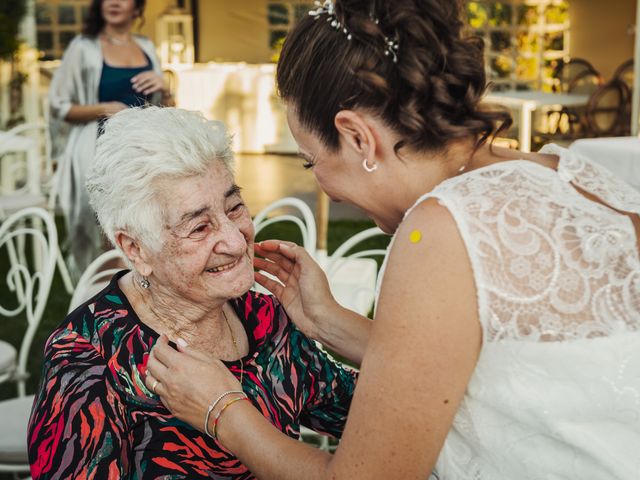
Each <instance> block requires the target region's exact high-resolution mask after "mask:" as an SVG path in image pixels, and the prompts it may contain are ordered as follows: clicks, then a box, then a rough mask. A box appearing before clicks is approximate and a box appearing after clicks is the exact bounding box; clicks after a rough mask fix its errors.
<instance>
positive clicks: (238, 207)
mask: <svg viewBox="0 0 640 480" xmlns="http://www.w3.org/2000/svg"><path fill="white" fill-rule="evenodd" d="M243 209H244V203H242V202H240V203H238V204H237V205H234V206H233V207H231V210H229V213H232V214H238V213H240V212H242V210H243Z"/></svg>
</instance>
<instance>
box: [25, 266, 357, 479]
mask: <svg viewBox="0 0 640 480" xmlns="http://www.w3.org/2000/svg"><path fill="white" fill-rule="evenodd" d="M125 273H126V271H122V272H119V273H118V274H116V275H115V276H114V277H113V279H112V280H111V283H110V284H109V285H108V286H107V287H106V288H105V289H104V290H103V291H102V292H100V293H99V294H97V295H96V296H95V297H94V298H92V299H91V300H89V301H88V302H86V303H85V304H84V305H82V306H80V307H79V308H78V309H76V310H75V311H73V312H72V313H70V314H69V316H68V317H67V318H66V319H65V320H64V322H63V323H62V324H61V326H60V327H58V328H57V329H56V330H55V331H54V332H53V334H52V335H51V336H50V337H49V339H48V341H47V343H46V346H45V358H44V370H43V376H42V381H41V384H40V387H39V390H38V392H37V393H36V397H35V402H34V405H33V410H32V413H31V418H30V421H29V430H28V447H29V460H30V463H31V475H32V477H33V478H34V480H38V479H54V478H55V479H67V478H73V479H96V480H103V479H105V480H106V479H109V480H111V479H114V480H115V479H121V478H122V479H136V480H141V479H150V478H154V479H158V478H161V479H167V480H168V479H183V478H189V479H192V478H211V479H252V478H254V476H253V475H252V474H251V472H250V471H249V470H248V469H247V467H245V466H244V465H243V464H242V463H240V461H239V460H238V459H237V458H235V457H234V456H233V455H231V454H230V453H229V452H228V451H226V450H225V449H224V448H223V447H221V446H220V445H219V444H218V443H217V442H216V441H214V440H212V439H211V438H209V437H207V436H206V435H204V434H202V433H200V432H199V431H198V430H196V429H194V428H192V427H191V426H189V425H187V424H186V423H184V422H182V421H180V420H178V419H177V418H175V417H174V416H173V415H172V414H171V413H170V412H169V411H168V410H167V409H166V408H165V407H164V406H163V404H162V403H161V402H160V400H159V398H158V397H157V396H156V395H154V394H153V393H152V392H151V391H149V390H148V389H147V388H146V386H145V384H144V381H143V378H144V372H145V366H146V362H147V359H148V355H149V352H150V351H151V348H152V347H153V344H154V342H155V341H156V340H157V339H158V336H159V335H158V333H156V332H155V331H153V330H152V329H150V328H149V327H148V326H146V325H145V324H144V323H142V322H141V321H140V320H139V318H138V317H137V315H136V313H135V312H134V311H133V308H132V307H131V305H130V304H129V302H128V300H127V298H126V297H125V296H124V294H123V292H122V291H121V290H120V288H119V286H118V279H119V278H121V277H122V276H123V275H124V274H125ZM232 305H233V307H234V309H235V311H236V312H237V314H238V316H239V317H240V319H242V320H243V325H244V327H245V330H246V333H247V337H248V339H249V353H248V355H247V356H246V357H244V358H243V363H244V382H243V386H242V387H243V389H244V391H245V392H246V393H247V395H248V396H249V398H250V400H251V402H252V403H253V405H254V407H255V408H257V409H258V410H259V411H260V412H261V413H262V414H263V415H264V416H265V417H266V418H267V419H269V420H270V421H271V422H272V423H273V424H274V425H275V426H276V427H277V428H279V429H280V430H281V431H282V432H284V433H285V434H287V435H289V436H290V437H293V438H297V437H298V436H299V434H300V426H301V425H305V426H308V427H309V428H311V429H313V430H316V431H318V432H322V433H326V434H329V435H332V436H335V437H340V435H341V432H342V430H343V427H344V424H345V421H346V417H347V413H348V410H349V406H350V403H351V396H352V394H353V390H354V387H355V382H356V373H355V372H353V371H351V370H349V369H347V368H344V367H343V366H341V365H339V364H337V363H335V362H334V361H333V360H332V359H331V358H330V357H329V356H328V355H327V354H325V353H324V352H323V351H322V350H320V349H319V348H318V347H317V346H316V345H315V343H314V342H313V341H312V340H310V339H309V338H307V337H306V336H305V335H303V334H302V333H301V332H300V331H299V330H298V329H297V328H296V327H295V326H294V325H293V323H291V321H290V320H289V319H288V317H287V315H286V313H285V311H284V309H283V308H282V306H281V305H280V304H279V303H278V302H277V300H276V299H275V298H274V297H272V296H267V295H262V294H258V293H256V292H253V291H250V292H248V293H247V294H245V295H244V296H242V297H240V298H238V299H236V300H234V301H233V302H232ZM225 363H226V364H227V366H228V367H229V369H230V370H231V372H233V373H234V374H235V375H236V377H238V378H239V377H240V361H234V362H225Z"/></svg>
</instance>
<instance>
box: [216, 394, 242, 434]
mask: <svg viewBox="0 0 640 480" xmlns="http://www.w3.org/2000/svg"><path fill="white" fill-rule="evenodd" d="M240 400H247V401H249V397H247V394H246V393H244V394H243V396H242V397H238V398H234V399H233V400H229V401H228V402H227V403H225V404H224V405H223V406H222V408H221V409H220V411H219V412H218V414H217V415H216V418H215V420H214V421H213V439H214V440H215V439H216V438H217V434H216V429H217V428H218V421H219V420H220V417H221V416H222V412H224V411H225V410H226V409H227V407H230V406H231V405H233V404H234V403H236V402H239V401H240Z"/></svg>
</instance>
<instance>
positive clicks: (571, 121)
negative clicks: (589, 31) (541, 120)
mask: <svg viewBox="0 0 640 480" xmlns="http://www.w3.org/2000/svg"><path fill="white" fill-rule="evenodd" d="M553 76H554V78H556V79H557V80H558V83H557V84H556V85H554V86H553V91H554V92H556V93H577V94H584V95H592V94H593V93H594V92H596V91H597V90H598V89H599V88H600V87H601V86H602V85H603V84H604V79H603V78H602V75H601V74H600V72H598V70H596V69H595V68H594V67H593V65H591V63H589V62H588V61H587V60H584V59H582V58H572V59H570V60H568V61H566V62H565V61H561V62H560V63H558V65H557V67H556V68H555V70H554V73H553ZM583 113H584V109H583V108H575V107H563V108H562V109H560V110H551V111H549V112H547V122H548V125H549V135H550V137H551V138H550V139H551V140H554V139H560V140H561V139H568V140H570V139H574V138H578V137H581V136H584V134H585V124H584V122H582V121H581V120H582V118H583Z"/></svg>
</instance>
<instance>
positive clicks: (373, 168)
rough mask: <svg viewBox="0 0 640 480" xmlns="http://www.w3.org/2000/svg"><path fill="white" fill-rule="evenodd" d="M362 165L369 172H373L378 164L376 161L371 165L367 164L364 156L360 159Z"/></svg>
mask: <svg viewBox="0 0 640 480" xmlns="http://www.w3.org/2000/svg"><path fill="white" fill-rule="evenodd" d="M362 166H363V167H364V169H365V170H366V171H367V172H369V173H371V172H375V171H376V170H377V169H378V164H377V163H374V164H373V167H370V166H369V165H367V159H366V158H365V159H363V160H362Z"/></svg>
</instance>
